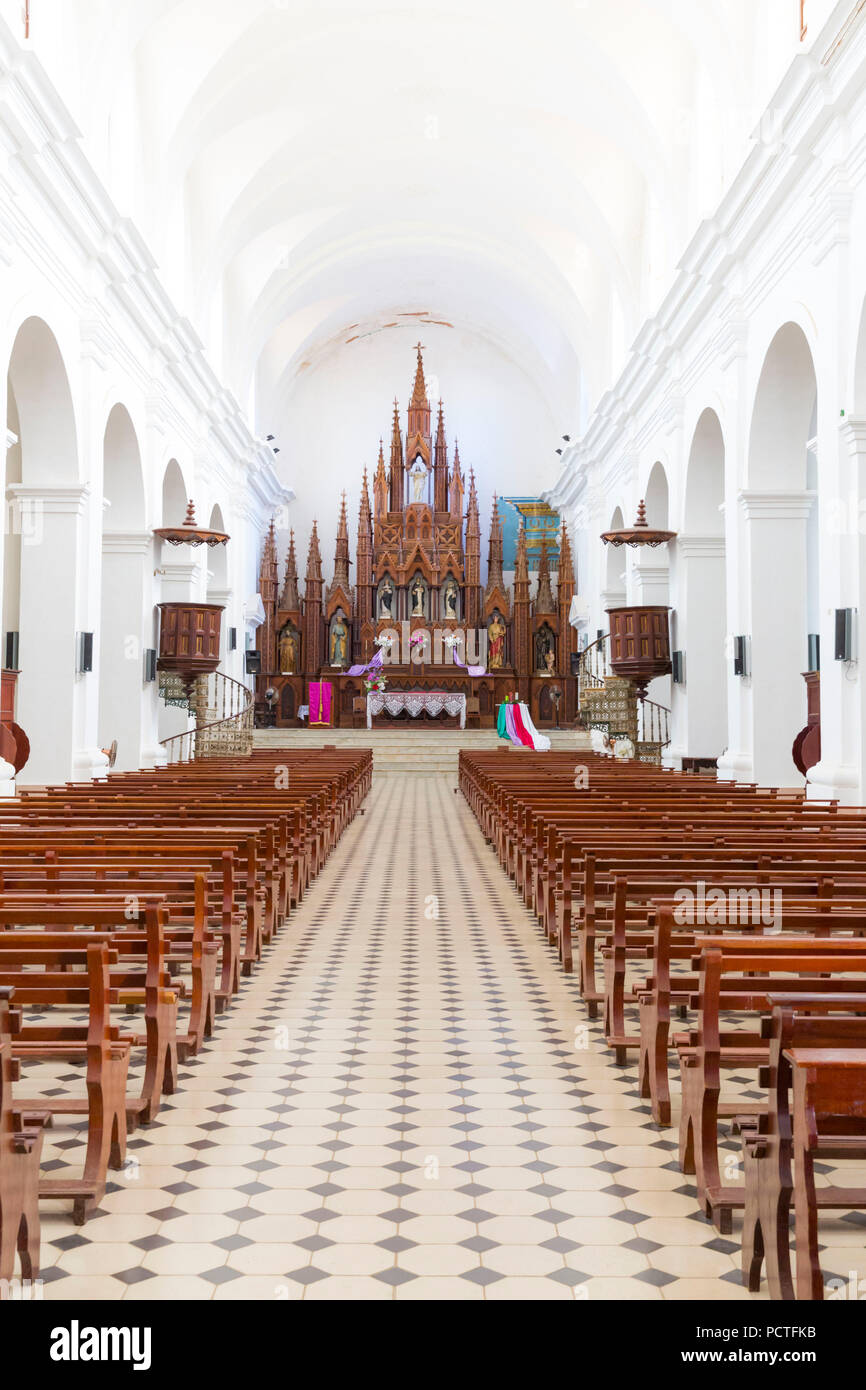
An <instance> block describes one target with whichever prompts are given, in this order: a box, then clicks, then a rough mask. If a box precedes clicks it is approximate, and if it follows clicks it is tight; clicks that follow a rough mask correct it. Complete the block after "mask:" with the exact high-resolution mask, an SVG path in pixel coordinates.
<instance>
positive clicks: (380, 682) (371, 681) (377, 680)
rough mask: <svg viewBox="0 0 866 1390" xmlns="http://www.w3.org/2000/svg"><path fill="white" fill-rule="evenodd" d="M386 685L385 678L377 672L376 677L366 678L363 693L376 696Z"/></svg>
mask: <svg viewBox="0 0 866 1390" xmlns="http://www.w3.org/2000/svg"><path fill="white" fill-rule="evenodd" d="M387 684H388V682H387V681H386V679H385V677H384V676H382V675H379V674H378V672H377V673H376V675H373V676H368V677H367V679H366V680H365V681H364V693H365V694H367V695H378V694H379V693H380V692H381V691H383V690H384V689H385V687H386V685H387Z"/></svg>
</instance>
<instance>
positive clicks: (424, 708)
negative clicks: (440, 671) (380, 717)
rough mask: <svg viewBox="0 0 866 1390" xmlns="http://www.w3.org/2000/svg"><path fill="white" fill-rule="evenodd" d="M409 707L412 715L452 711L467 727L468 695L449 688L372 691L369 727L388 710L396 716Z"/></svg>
mask: <svg viewBox="0 0 866 1390" xmlns="http://www.w3.org/2000/svg"><path fill="white" fill-rule="evenodd" d="M404 711H405V713H406V714H408V715H409V717H410V718H411V719H417V718H418V716H419V715H421V714H427V715H429V716H430V718H431V719H436V718H438V716H439V715H441V714H443V713H444V714H448V715H450V716H451V717H452V718H456V719H459V721H460V727H461V729H465V728H466V696H465V695H463V694H461V693H460V692H458V691H447V690H393V691H388V690H386V691H377V692H371V694H369V695H368V696H367V728H368V729H372V727H373V717H374V715H377V714H383V713H384V714H388V715H390V716H391V718H392V719H394V718H396V717H397V716H398V715H400V714H402V713H403V712H404Z"/></svg>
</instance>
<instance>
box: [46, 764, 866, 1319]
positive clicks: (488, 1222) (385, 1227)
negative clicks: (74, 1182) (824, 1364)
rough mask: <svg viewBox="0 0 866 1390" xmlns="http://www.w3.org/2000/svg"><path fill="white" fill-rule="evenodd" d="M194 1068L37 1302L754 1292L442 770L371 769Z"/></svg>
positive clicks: (732, 1241)
mask: <svg viewBox="0 0 866 1390" xmlns="http://www.w3.org/2000/svg"><path fill="white" fill-rule="evenodd" d="M181 1078H182V1080H181V1089H180V1092H179V1094H178V1095H177V1096H175V1097H172V1098H170V1099H169V1100H167V1101H166V1102H165V1104H164V1107H163V1109H162V1111H161V1113H160V1115H159V1117H158V1120H157V1121H156V1122H155V1123H154V1124H153V1125H152V1126H151V1127H150V1128H149V1129H147V1130H143V1131H140V1132H139V1133H138V1134H137V1135H136V1136H135V1137H134V1138H133V1139H132V1140H131V1143H130V1148H129V1162H128V1164H127V1168H126V1170H125V1171H124V1173H122V1174H120V1175H118V1176H117V1180H116V1181H114V1182H113V1183H112V1185H111V1187H110V1190H109V1192H108V1194H107V1196H106V1198H105V1200H104V1202H103V1205H102V1207H101V1208H100V1210H99V1212H98V1213H97V1214H96V1215H95V1216H94V1217H93V1218H92V1219H91V1220H90V1221H89V1222H88V1223H87V1225H86V1226H84V1227H83V1228H76V1227H75V1226H73V1224H72V1221H71V1217H70V1216H69V1214H68V1213H66V1212H63V1211H59V1210H58V1211H55V1212H49V1213H47V1214H46V1216H45V1220H44V1226H43V1275H42V1277H43V1279H44V1280H45V1294H44V1296H45V1297H46V1298H52V1297H62V1298H75V1299H121V1298H122V1299H124V1300H127V1301H129V1300H138V1299H181V1300H184V1299H220V1300H222V1299H276V1300H290V1301H298V1300H302V1299H304V1300H309V1299H347V1298H348V1299H391V1300H397V1301H402V1300H405V1299H452V1300H462V1299H474V1300H480V1299H485V1300H489V1299H496V1300H500V1299H557V1300H575V1299H593V1300H596V1299H653V1300H662V1299H718V1298H723V1299H748V1298H749V1297H750V1295H749V1294H748V1293H746V1291H745V1290H744V1289H743V1288H742V1286H741V1282H740V1276H739V1245H738V1241H737V1238H736V1234H735V1235H734V1237H733V1238H729V1237H720V1236H719V1235H718V1234H717V1233H716V1232H715V1231H714V1230H713V1229H712V1228H711V1227H710V1226H708V1224H707V1223H706V1221H705V1220H704V1219H703V1217H702V1216H701V1214H700V1213H699V1212H698V1211H697V1209H696V1204H695V1199H694V1193H693V1189H692V1188H691V1186H690V1184H689V1181H688V1179H685V1178H684V1177H683V1176H682V1174H681V1173H680V1171H679V1168H678V1165H677V1162H676V1131H675V1130H664V1131H660V1130H658V1129H657V1128H656V1127H655V1126H654V1125H653V1123H652V1121H651V1118H650V1116H649V1113H648V1110H647V1107H646V1105H645V1103H643V1102H641V1101H640V1100H639V1098H638V1097H637V1094H636V1087H635V1081H634V1067H633V1066H627V1067H624V1068H621V1067H617V1066H616V1065H615V1064H614V1063H613V1061H612V1059H611V1058H610V1056H609V1055H608V1053H607V1052H606V1050H605V1049H604V1047H603V1044H602V1042H601V1039H600V1031H599V1027H598V1025H597V1024H588V1023H587V1020H586V1014H585V1010H584V1008H583V1006H582V1004H581V1002H580V999H579V997H578V994H577V987H576V983H575V981H574V980H573V979H571V978H567V977H565V976H564V975H562V973H561V971H560V970H559V968H558V965H557V963H556V960H555V958H554V957H553V956H552V954H551V952H550V951H549V949H548V947H547V945H546V944H545V942H544V941H543V940H542V938H541V936H540V934H539V932H538V930H537V928H536V926H535V924H534V921H533V920H532V918H531V917H530V915H529V914H528V913H527V912H526V911H525V909H524V908H523V906H522V904H521V903H520V902H519V900H518V899H517V896H516V894H515V892H514V890H513V888H512V886H511V884H510V883H509V882H508V880H507V879H506V878H505V876H504V875H503V873H502V872H501V870H500V868H499V865H498V863H497V860H496V858H495V856H494V854H493V853H492V851H491V850H490V849H489V848H488V847H487V846H486V845H485V843H484V841H483V838H482V836H481V835H480V833H479V831H478V829H477V827H476V825H475V822H474V820H473V818H472V816H471V815H470V813H469V811H468V809H467V807H466V805H465V803H464V801H463V799H462V797H460V796H459V795H456V794H455V790H454V783H453V779H451V778H449V777H448V776H444V775H443V776H426V777H425V776H417V777H413V776H407V777H390V778H382V779H379V780H377V781H376V783H375V785H374V789H373V792H372V794H371V797H370V798H369V800H368V803H367V806H366V809H365V813H364V814H363V815H362V816H359V817H358V818H357V820H356V821H355V823H354V824H353V825H352V826H351V827H350V828H349V830H348V831H347V833H346V835H345V836H344V838H343V840H342V841H341V843H340V845H339V846H338V848H337V850H336V851H335V853H334V854H333V855H332V856H331V859H330V860H329V862H328V864H327V865H326V867H325V869H324V871H323V872H322V874H321V876H320V877H319V879H318V880H317V881H316V882H315V883H314V884H313V886H312V888H311V889H310V891H309V893H308V894H307V896H306V898H305V899H304V902H303V903H302V904H301V906H300V908H299V909H298V910H297V911H296V912H295V913H293V915H292V917H291V919H290V921H289V922H288V923H287V924H286V926H285V927H284V928H283V930H282V931H281V933H280V935H279V938H278V940H277V941H276V942H275V944H274V946H273V947H272V948H271V949H270V951H269V953H268V956H267V958H266V960H265V962H264V963H263V964H262V966H261V967H260V968H259V969H258V971H257V972H256V973H255V975H254V976H253V978H252V979H250V980H248V981H245V982H244V985H243V989H242V994H241V997H240V998H239V999H238V1000H237V1001H236V1002H235V1005H234V1007H233V1008H232V1009H231V1010H230V1012H229V1013H227V1014H226V1015H225V1016H224V1017H223V1018H222V1019H220V1020H219V1022H218V1026H217V1034H216V1036H215V1038H214V1039H213V1040H212V1042H211V1044H210V1045H209V1046H208V1047H207V1048H206V1049H205V1050H204V1051H203V1052H202V1054H201V1055H200V1056H199V1057H198V1058H196V1059H195V1060H193V1061H191V1062H190V1063H188V1064H187V1065H186V1066H184V1067H183V1068H182V1070H181ZM744 1082H746V1083H747V1082H748V1078H744ZM50 1143H51V1148H50V1150H49V1153H48V1162H49V1163H55V1164H56V1163H61V1162H65V1161H69V1159H70V1154H71V1155H74V1154H75V1151H76V1150H78V1151H79V1152H80V1135H79V1134H76V1132H75V1131H74V1130H70V1129H69V1128H58V1129H57V1130H56V1131H54V1132H53V1133H52V1134H51V1136H50ZM64 1145H69V1146H71V1147H70V1150H68V1151H67V1150H65V1149H64V1147H63V1146H64ZM836 1224H837V1226H838V1229H839V1231H840V1235H839V1237H838V1239H837V1238H836V1237H835V1236H834V1245H836V1244H837V1245H838V1247H839V1249H838V1250H835V1249H834V1251H833V1259H834V1266H835V1265H839V1266H840V1268H843V1267H844V1271H846V1272H847V1270H848V1269H862V1271H863V1272H864V1273H866V1260H864V1257H863V1252H862V1249H861V1247H862V1245H863V1232H862V1229H860V1227H859V1226H857V1225H849V1226H847V1227H846V1226H845V1224H844V1221H842V1220H840V1221H839V1222H838V1223H836Z"/></svg>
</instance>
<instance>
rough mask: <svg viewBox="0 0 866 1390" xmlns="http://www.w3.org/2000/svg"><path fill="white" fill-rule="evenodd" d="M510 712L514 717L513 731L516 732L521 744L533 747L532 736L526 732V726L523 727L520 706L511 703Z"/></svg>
mask: <svg viewBox="0 0 866 1390" xmlns="http://www.w3.org/2000/svg"><path fill="white" fill-rule="evenodd" d="M511 713H512V717H513V719H514V732H515V733H516V734H517V737H518V738H519V740H520V742H521V743H522V744H523V746H524V748H534V747H535V744H534V742H533V740H532V736H531V735H530V734H529V733H527V731H526V728H525V727H524V723H523V716H522V715H521V713H520V706H519V705H512V706H511Z"/></svg>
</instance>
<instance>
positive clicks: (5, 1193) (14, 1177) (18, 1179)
mask: <svg viewBox="0 0 866 1390" xmlns="http://www.w3.org/2000/svg"><path fill="white" fill-rule="evenodd" d="M14 993H15V991H14V990H13V989H10V988H9V987H8V986H5V985H3V986H0V1301H3V1300H4V1299H5V1298H6V1297H7V1295H8V1293H9V1290H10V1283H11V1281H12V1280H13V1279H14V1278H15V1256H16V1254H17V1255H18V1258H19V1261H20V1268H21V1278H22V1280H33V1279H36V1278H37V1277H38V1274H39V1200H38V1191H39V1160H40V1156H41V1153H42V1124H41V1123H37V1124H31V1125H25V1124H24V1122H23V1119H22V1116H21V1111H20V1108H19V1107H16V1104H15V1099H14V1096H13V1082H14V1080H15V1076H16V1065H15V1062H14V1061H13V1059H12V1042H11V1036H10V1032H11V1024H10V1012H11V1008H10V1006H11V1004H12V1001H13V997H14Z"/></svg>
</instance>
